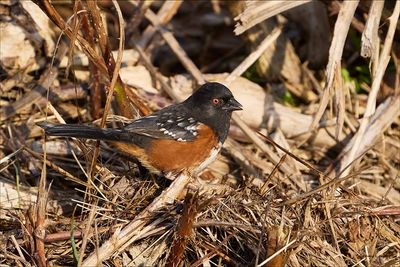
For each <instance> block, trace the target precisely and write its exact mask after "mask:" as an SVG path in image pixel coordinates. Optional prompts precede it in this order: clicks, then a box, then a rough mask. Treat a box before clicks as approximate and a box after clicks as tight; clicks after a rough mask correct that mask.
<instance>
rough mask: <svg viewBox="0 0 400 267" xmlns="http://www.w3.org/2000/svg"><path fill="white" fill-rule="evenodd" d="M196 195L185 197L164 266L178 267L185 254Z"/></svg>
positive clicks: (195, 212)
mask: <svg viewBox="0 0 400 267" xmlns="http://www.w3.org/2000/svg"><path fill="white" fill-rule="evenodd" d="M197 199H198V193H195V194H192V193H188V194H186V197H185V203H184V208H183V213H182V216H181V217H180V218H179V220H178V225H177V229H176V231H175V238H174V242H173V243H172V249H171V254H170V255H169V257H168V260H167V264H166V266H168V267H173V266H179V265H180V263H181V262H182V258H183V255H184V252H185V248H186V245H187V243H188V241H189V238H190V234H191V233H192V228H193V222H194V220H195V218H196V214H197Z"/></svg>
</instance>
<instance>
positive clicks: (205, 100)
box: [185, 82, 242, 142]
mask: <svg viewBox="0 0 400 267" xmlns="http://www.w3.org/2000/svg"><path fill="white" fill-rule="evenodd" d="M185 102H186V103H188V106H189V107H190V108H191V110H190V112H191V113H193V115H194V117H196V118H198V119H199V120H200V121H201V122H203V123H205V124H207V125H208V126H210V127H211V128H212V129H213V130H214V131H216V132H217V133H218V135H219V138H220V139H221V138H222V140H221V141H222V142H223V141H225V139H226V136H227V134H228V129H229V122H230V118H231V115H232V112H233V111H235V110H241V109H242V105H241V104H240V103H239V102H238V101H237V100H236V99H235V98H234V97H233V95H232V92H231V91H230V90H229V89H228V88H227V87H226V86H224V85H222V84H220V83H217V82H210V83H206V84H204V85H202V86H201V87H200V88H199V89H197V91H196V92H194V93H193V94H192V95H191V96H190V97H189V98H188V99H187V100H186V101H185Z"/></svg>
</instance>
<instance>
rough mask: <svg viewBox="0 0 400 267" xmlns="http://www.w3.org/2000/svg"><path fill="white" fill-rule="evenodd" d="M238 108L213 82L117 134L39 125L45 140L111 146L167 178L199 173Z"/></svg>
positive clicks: (74, 126)
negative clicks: (81, 140) (70, 139)
mask: <svg viewBox="0 0 400 267" xmlns="http://www.w3.org/2000/svg"><path fill="white" fill-rule="evenodd" d="M241 107H242V106H241V105H240V103H239V102H238V101H236V99H235V98H234V97H233V95H232V93H231V91H230V90H229V89H228V88H227V87H225V86H224V85H222V84H220V83H216V82H211V83H206V84H204V85H203V86H201V87H200V88H199V89H198V90H197V91H196V92H194V93H193V94H192V95H191V96H190V97H189V98H188V99H186V100H185V101H183V102H182V103H179V104H175V105H171V106H168V107H166V108H164V109H161V110H159V111H157V112H154V113H153V114H151V115H149V116H146V117H142V118H140V119H137V120H134V121H132V122H131V123H129V124H127V125H126V126H124V127H123V128H121V129H101V128H97V127H93V126H86V125H77V124H51V123H47V122H41V123H38V125H39V126H40V127H42V128H43V129H44V130H45V132H46V133H47V134H48V135H55V136H68V137H77V138H87V139H97V140H106V141H109V142H111V143H112V144H113V145H114V146H116V147H117V148H118V149H120V150H122V151H123V152H125V153H128V154H129V155H132V156H134V157H136V158H137V159H138V160H139V161H140V162H141V163H142V164H143V165H144V166H145V167H146V168H148V169H149V170H150V171H151V172H154V173H157V174H163V175H165V176H166V177H171V175H175V174H178V173H180V172H182V171H189V172H191V173H192V174H198V173H199V172H200V171H202V170H203V169H204V168H206V167H207V165H208V164H210V163H211V162H212V161H214V160H215V158H216V156H217V154H218V152H219V151H220V149H221V147H222V144H223V143H224V141H225V139H226V137H227V135H228V130H229V125H230V118H231V115H232V111H234V110H241V109H242V108H241ZM171 178H172V177H171Z"/></svg>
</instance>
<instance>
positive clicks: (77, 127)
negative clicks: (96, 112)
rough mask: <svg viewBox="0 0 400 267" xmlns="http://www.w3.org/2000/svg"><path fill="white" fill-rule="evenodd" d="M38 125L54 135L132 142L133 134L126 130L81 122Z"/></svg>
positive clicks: (41, 123)
mask: <svg viewBox="0 0 400 267" xmlns="http://www.w3.org/2000/svg"><path fill="white" fill-rule="evenodd" d="M37 125H38V126H40V127H41V128H43V129H44V131H45V132H46V134H48V135H53V136H67V137H76V138H85V139H95V140H106V141H120V142H130V140H131V138H130V137H129V136H130V135H131V134H130V133H129V132H127V131H124V130H118V129H107V128H98V127H93V126H87V125H81V124H53V123H48V122H39V123H37Z"/></svg>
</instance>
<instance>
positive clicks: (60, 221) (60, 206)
mask: <svg viewBox="0 0 400 267" xmlns="http://www.w3.org/2000/svg"><path fill="white" fill-rule="evenodd" d="M35 2H37V4H38V6H39V7H40V8H39V7H38V6H35V4H33V3H30V2H28V1H25V2H23V3H22V2H21V3H20V2H15V1H6V2H4V3H0V16H1V17H2V18H3V19H2V20H1V22H0V27H1V28H2V29H4V31H3V32H4V33H5V34H4V36H3V38H2V42H4V44H2V47H6V45H7V47H13V46H14V47H16V48H15V50H16V49H18V50H20V51H21V52H19V53H18V51H14V50H10V51H9V52H8V53H4V52H3V51H0V52H1V54H0V55H1V57H0V65H1V70H0V72H1V77H0V79H1V84H0V92H1V97H0V121H1V128H0V170H1V171H0V239H1V242H0V264H4V265H10V266H47V265H52V266H69V265H74V266H95V265H97V264H99V263H100V262H102V263H103V264H104V265H106V266H139V265H144V266H163V265H167V266H182V265H183V266H200V265H203V266H214V265H218V266H231V265H232V266H399V265H400V260H399V259H400V225H399V215H400V182H399V166H400V132H399V127H400V120H399V115H400V95H399V92H400V90H399V73H400V70H399V69H400V68H399V66H398V57H399V53H398V48H399V29H398V26H397V25H398V18H399V12H400V2H395V3H386V4H387V5H386V6H385V7H384V6H383V5H381V4H379V3H378V2H373V3H372V4H371V5H368V4H366V3H365V2H363V1H360V2H356V1H344V2H341V3H338V2H332V3H325V4H324V5H320V4H315V3H313V2H311V3H309V1H301V2H300V1H299V2H296V3H286V4H285V5H283V4H282V3H281V2H274V3H272V2H271V3H269V4H267V5H262V6H260V7H257V6H256V5H255V2H254V1H248V2H246V3H244V2H241V3H233V2H232V3H228V2H222V1H214V0H212V1H210V2H208V1H207V2H189V1H175V2H172V1H167V2H165V3H162V2H157V1H155V2H154V3H151V2H147V1H146V2H143V1H119V2H117V1H115V0H112V1H103V2H99V3H98V4H99V5H100V6H98V5H97V4H96V3H95V2H86V1H75V2H74V4H71V3H69V2H65V3H64V2H59V3H57V4H55V3H54V2H50V1H47V0H43V1H35ZM236 4H237V5H236ZM278 4H279V5H278ZM296 6H297V7H296ZM289 9H290V10H289ZM321 10H322V11H324V12H325V15H326V17H328V15H329V19H330V22H331V23H330V24H331V25H329V23H326V24H325V23H321V24H319V25H318V26H319V27H325V28H323V29H316V31H328V32H331V33H332V41H331V40H325V41H324V42H329V43H330V50H329V57H328V56H325V57H324V52H323V51H322V50H324V49H325V50H326V51H325V52H326V53H325V55H328V50H327V49H326V47H328V46H326V45H323V43H324V42H322V41H321V42H315V40H314V41H313V40H309V39H307V36H305V35H304V36H303V35H302V34H301V33H302V31H306V32H307V29H305V28H307V27H312V25H313V23H315V22H318V20H316V19H315V18H317V17H318V16H317V17H315V16H316V14H317V13H318V12H321ZM261 11H262V12H261ZM284 11H289V12H286V13H284V16H285V17H283V15H281V14H279V13H282V12H284ZM317 11H318V12H317ZM230 12H231V13H230ZM242 12H243V13H242ZM301 12H306V14H308V15H307V16H308V17H310V20H309V21H304V23H297V24H296V23H294V24H293V22H294V21H296V16H298V17H297V19H298V18H300V17H301V18H305V17H307V16H305V17H304V14H301ZM238 14H240V15H238ZM235 17H237V19H236V20H238V21H239V25H238V27H237V28H236V29H234V24H235V22H234V18H235ZM271 17H272V18H271ZM311 17H313V18H311ZM194 18H195V19H194ZM249 18H250V19H249ZM266 18H270V19H269V20H268V21H264V20H265V19H266ZM386 18H388V20H387V21H386ZM51 21H53V23H54V24H55V25H56V26H55V25H54V24H52V23H51ZM123 21H125V22H123ZM307 25H308V26H307ZM310 25H311V26H310ZM250 28H251V29H250ZM60 30H61V31H60ZM234 30H235V32H236V33H242V35H246V37H245V38H242V37H240V36H239V37H238V36H235V35H234V33H233V32H234ZM20 31H21V34H24V35H23V36H24V38H25V39H21V38H19V36H16V35H13V33H17V32H18V33H19V32H20ZM246 31H247V32H246ZM61 32H62V33H63V35H65V36H66V37H65V36H64V38H66V39H68V40H70V41H71V40H72V42H73V43H74V44H75V46H74V49H72V46H71V45H69V44H68V41H67V40H66V39H63V38H60V39H59V41H57V40H58V37H59V36H60V33H61ZM293 36H294V37H293ZM310 36H311V35H310ZM355 36H356V37H357V38H358V40H360V42H361V44H360V46H359V47H357V46H356V45H354V44H353V43H352V41H351V40H352V38H353V39H354V38H356V37H355ZM24 40H28V41H27V42H25V41H24ZM309 42H311V44H312V45H318V44H319V45H320V47H315V53H316V54H318V53H320V54H318V55H309V54H308V55H307V53H306V52H305V51H312V50H310V49H309V44H308V43H309ZM3 45H4V46H3ZM17 46H18V47H17ZM54 47H56V48H57V51H53V48H54ZM245 47H250V49H248V50H246V49H245ZM307 47H308V48H307ZM319 48H320V49H319ZM113 50H114V51H113ZM32 51H33V52H32ZM271 51H272V52H271ZM360 54H361V55H362V56H367V57H370V58H371V63H372V66H371V73H372V75H370V76H369V78H370V83H368V82H365V81H364V82H360V87H361V89H362V90H358V91H357V90H356V89H355V87H356V86H355V83H356V82H358V80H357V78H355V79H348V78H347V77H346V75H345V74H344V69H345V70H347V71H348V72H350V73H351V75H353V78H354V77H355V75H356V74H355V73H357V70H356V69H357V68H358V67H365V66H368V63H366V61H363V60H362V59H361V57H360V56H359V55H360ZM113 55H114V56H115V58H114V56H113ZM127 55H128V56H127ZM160 55H161V56H160ZM282 55H284V56H283V58H282V57H281V56H282ZM78 56H79V58H80V59H81V60H79V61H77V60H76V58H78ZM160 58H161V59H160ZM316 58H318V60H315V59H316ZM67 59H68V61H69V63H68V64H66V63H65V62H66V61H67ZM87 59H89V61H88V60H87ZM258 59H260V60H258ZM261 59H262V60H261ZM321 59H322V60H321ZM257 60H258V61H257ZM308 60H309V61H310V62H311V63H312V65H313V69H310V68H309V67H308V65H307V64H305V62H306V61H308ZM324 60H325V63H326V64H324V62H323V61H324ZM321 62H322V63H321ZM252 66H254V68H253V67H252ZM66 69H67V70H69V72H68V75H66V73H65V71H66ZM204 70H207V72H210V73H212V74H210V73H206V72H205V71H204ZM226 72H228V73H229V74H227V73H226ZM137 73H141V76H140V81H138V80H137V78H135V79H132V78H130V75H132V76H133V77H137V76H134V74H137ZM241 76H242V77H241ZM360 79H361V78H360ZM208 80H215V81H220V82H223V83H226V84H227V85H228V86H229V87H230V88H231V89H232V91H233V93H234V95H235V97H236V98H238V99H239V101H240V102H242V104H243V105H244V107H245V110H244V112H243V113H240V114H236V115H235V116H234V117H233V124H234V125H233V126H232V129H231V132H230V137H229V138H228V140H227V142H226V143H225V146H224V150H223V152H222V155H220V156H219V157H218V159H217V161H216V162H215V163H213V164H212V165H211V166H210V167H209V168H208V170H206V171H205V172H204V173H203V174H202V175H201V176H200V177H189V176H188V175H187V174H185V173H183V174H181V175H179V176H178V177H177V178H176V179H175V180H174V181H169V180H166V179H165V178H163V177H157V176H154V175H151V174H148V173H147V172H144V171H143V170H142V169H141V168H139V167H138V166H137V162H136V160H135V159H132V158H129V157H127V156H126V155H124V154H121V153H118V152H117V151H115V149H114V148H113V147H110V146H109V145H108V144H107V143H103V142H102V143H101V144H100V143H96V142H92V141H85V140H66V139H62V138H53V137H46V136H44V134H43V132H42V131H41V130H40V129H39V128H38V127H37V126H36V125H35V122H39V121H43V120H48V121H57V122H60V123H65V121H67V122H69V123H87V122H92V123H94V124H97V125H100V126H101V127H103V126H104V125H105V124H108V127H117V126H118V125H120V124H123V123H126V122H127V121H129V119H127V118H134V117H137V116H138V115H144V114H147V113H148V112H149V111H150V110H157V109H159V108H162V107H164V106H166V105H169V104H171V103H172V102H173V101H180V100H182V99H185V97H187V95H189V94H190V92H191V90H192V89H193V88H195V87H196V86H197V85H199V84H202V83H204V82H205V81H208ZM256 82H257V83H256ZM85 84H89V88H91V90H90V92H87V90H86V89H85ZM86 87H87V86H86ZM102 88H105V89H106V90H102ZM102 91H103V92H102ZM288 92H290V93H291V96H292V97H291V98H289V99H287V98H285V97H286V96H287V94H288ZM294 96H295V97H294ZM291 101H294V102H296V103H295V104H293V103H292V104H291ZM116 114H119V115H123V116H124V117H121V116H117V115H116ZM257 131H258V133H257ZM266 133H268V134H266Z"/></svg>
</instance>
